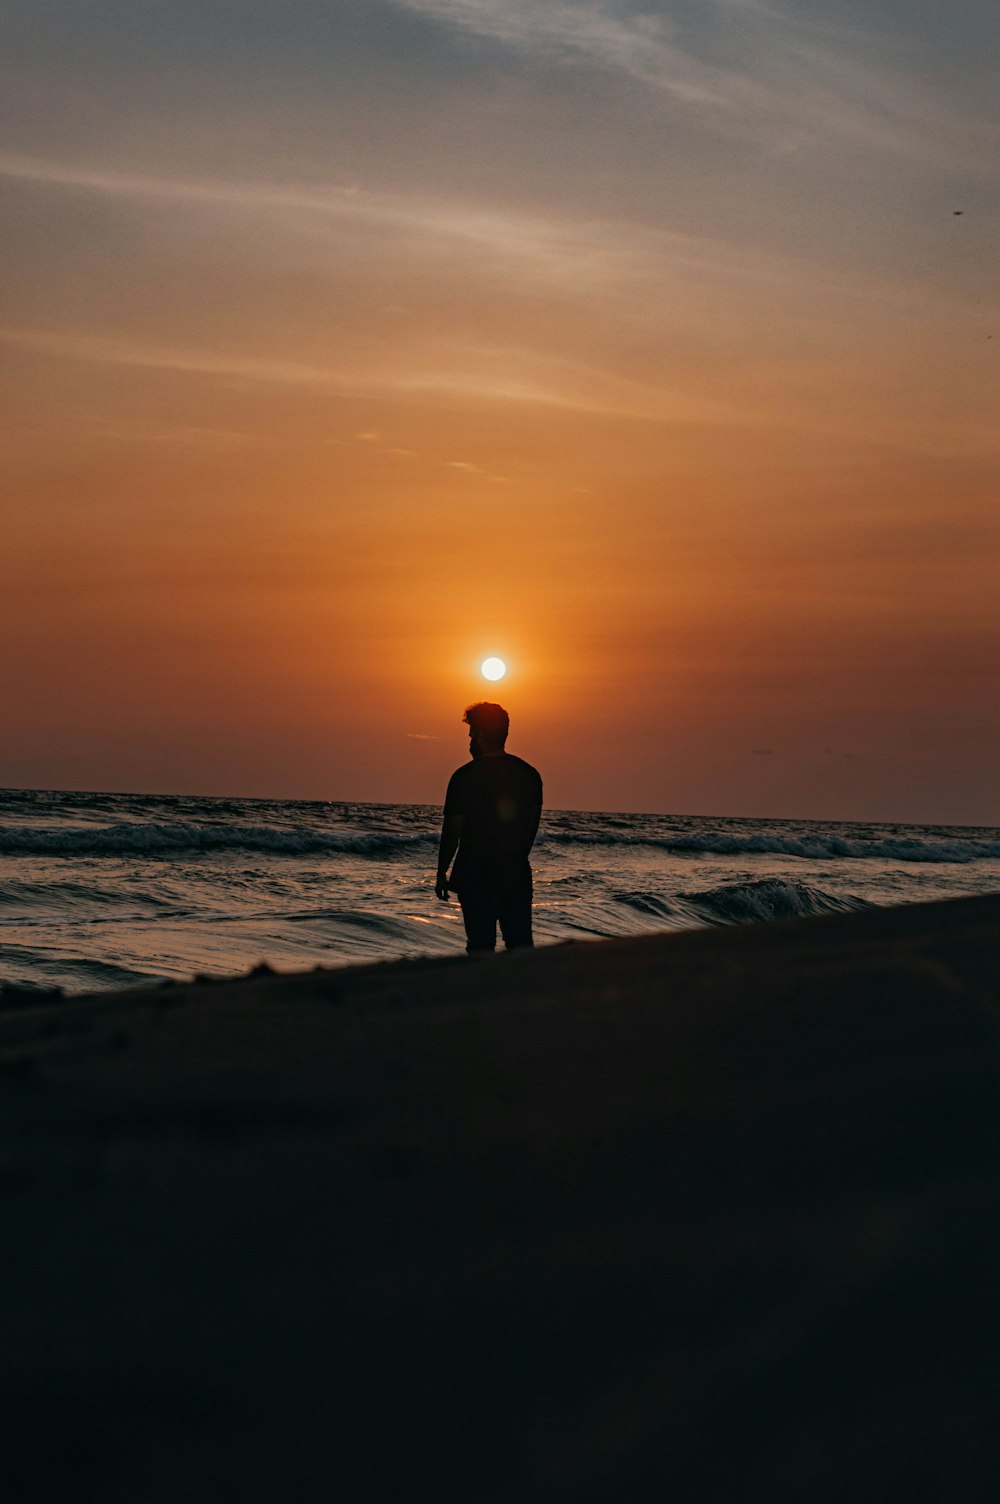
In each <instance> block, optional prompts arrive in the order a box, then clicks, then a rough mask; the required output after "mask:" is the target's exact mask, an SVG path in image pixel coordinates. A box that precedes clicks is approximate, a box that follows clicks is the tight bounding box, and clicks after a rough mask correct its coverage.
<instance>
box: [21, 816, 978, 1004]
mask: <svg viewBox="0 0 1000 1504" xmlns="http://www.w3.org/2000/svg"><path fill="white" fill-rule="evenodd" d="M439 828H440V809H439V807H437V806H432V805H417V804H345V803H338V802H337V801H329V802H327V801H323V802H314V801H300V800H270V799H219V798H193V797H175V796H171V795H134V794H93V793H65V792H52V791H50V792H45V791H25V790H16V789H12V790H6V791H0V982H11V983H15V984H19V985H22V986H29V987H40V988H51V987H55V986H58V987H62V988H64V989H65V990H66V991H67V992H74V993H77V992H92V991H95V990H98V989H106V988H121V987H135V986H137V985H142V984H149V985H153V984H156V983H158V982H162V981H165V980H177V981H179V980H186V979H188V978H190V977H192V976H196V975H209V976H231V975H234V974H236V973H238V972H245V971H248V970H249V969H250V968H252V967H253V966H256V965H258V964H260V963H261V962H265V963H267V964H268V965H269V966H272V967H274V968H275V969H276V970H287V971H293V970H303V969H307V968H309V967H312V966H316V965H323V966H337V965H345V964H347V963H350V962H359V961H382V960H390V959H392V958H394V957H399V956H434V955H444V954H448V953H454V952H457V951H461V950H462V949H463V947H464V932H463V929H462V921H461V914H460V911H459V908H458V904H457V902H455V901H452V902H451V903H448V904H442V903H440V902H439V901H438V899H436V898H435V896H434V887H433V883H434V871H435V866H436V848H437V840H438V833H439ZM532 865H533V867H534V872H535V934H536V940H537V942H538V943H539V944H549V943H553V942H556V941H561V940H581V939H593V938H596V937H598V936H610V935H632V934H639V933H641V932H648V931H651V930H670V929H684V928H689V927H691V926H697V925H719V924H737V923H743V922H754V921H763V920H768V919H775V918H787V917H791V916H795V915H806V914H822V913H830V912H835V911H837V910H844V909H854V908H861V907H864V906H865V905H868V904H900V903H918V902H921V901H924V900H929V899H937V898H957V897H960V896H962V895H966V894H972V893H986V892H998V891H1000V830H994V829H978V828H972V827H948V826H931V825H927V826H923V825H877V824H869V823H858V824H844V823H830V822H825V821H814V820H749V819H729V818H714V817H707V816H691V815H645V814H594V813H582V812H574V811H572V810H551V811H548V812H547V813H546V814H545V815H544V816H543V820H542V827H541V830H540V832H539V838H538V842H537V843H536V846H535V850H534V853H533V856H532Z"/></svg>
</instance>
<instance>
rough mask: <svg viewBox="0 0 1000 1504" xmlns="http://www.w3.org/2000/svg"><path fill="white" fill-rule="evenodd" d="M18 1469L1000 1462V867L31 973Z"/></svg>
mask: <svg viewBox="0 0 1000 1504" xmlns="http://www.w3.org/2000/svg"><path fill="white" fill-rule="evenodd" d="M0 1117H2V1124H3V1137H2V1151H0V1215H2V1235H0V1274H2V1285H0V1306H2V1330H0V1415H2V1416H3V1422H2V1426H3V1430H4V1437H3V1448H2V1452H0V1485H2V1486H3V1489H4V1494H5V1497H7V1498H8V1499H10V1500H11V1504H14V1501H15V1500H19V1499H21V1498H24V1499H28V1498H30V1499H32V1500H37V1499H47V1498H49V1497H52V1498H57V1497H58V1498H60V1499H72V1500H74V1501H81V1500H100V1501H102V1504H119V1501H120V1504H180V1501H184V1504H202V1501H205V1504H208V1501H212V1504H215V1501H229V1500H232V1501H236V1504H246V1501H258V1500H260V1501H265V1500H266V1501H272V1500H274V1501H279V1500H280V1501H283V1504H284V1501H287V1504H296V1501H310V1504H311V1501H314V1500H315V1501H317V1504H319V1501H323V1504H327V1501H345V1504H353V1501H355V1500H356V1501H367V1500H373V1501H375V1500H377V1501H387V1504H388V1501H393V1504H409V1501H414V1500H420V1501H423V1500H434V1501H443V1500H454V1501H462V1504H479V1501H482V1504H494V1501H515V1500H516V1501H525V1500H527V1501H538V1504H542V1501H545V1504H556V1501H564V1500H565V1501H577V1500H580V1501H584V1500H585V1501H593V1504H598V1501H600V1504H610V1501H626V1504H636V1501H641V1504H645V1501H647V1500H648V1501H650V1504H652V1501H656V1504H662V1501H663V1500H664V1499H669V1500H674V1501H675V1500H681V1499H683V1500H687V1499H690V1500H706V1499H708V1500H725V1501H727V1504H729V1501H735V1500H745V1499H753V1500H758V1499H759V1500H765V1499H767V1500H773V1499H782V1500H789V1501H792V1500H796V1501H799V1500H803V1501H804V1500H808V1501H817V1500H820V1501H827V1500H829V1501H831V1504H832V1501H837V1504H843V1501H848V1500H849V1501H852V1504H857V1501H869V1500H871V1501H890V1500H891V1501H896V1500H903V1499H906V1500H911V1499H914V1498H916V1499H926V1500H935V1501H939V1500H943V1499H947V1500H949V1501H950V1504H951V1501H956V1500H959V1501H961V1500H980V1499H982V1500H986V1499H995V1498H996V1497H998V1496H1000V1415H998V1412H1000V1340H998V1339H1000V1272H998V1271H1000V1174H998V1170H1000V897H990V898H982V899H969V900H961V901H958V902H954V903H947V904H935V905H927V906H919V907H916V906H914V907H908V908H900V909H881V910H872V911H869V912H864V913H859V914H852V915H846V916H837V917H833V918H825V919H816V920H798V921H793V922H790V923H782V924H769V925H758V926H747V927H743V928H729V929H725V930H718V931H696V932H690V933H684V934H678V935H660V936H654V937H649V938H639V939H630V940H625V941H605V942H600V943H595V944H580V945H568V946H558V947H552V948H550V949H546V950H539V951H536V952H533V953H523V952H522V953H517V954H514V955H510V956H503V955H501V956H498V957H496V958H495V959H494V958H487V959H476V960H467V959H466V958H465V957H455V958H454V959H447V960H444V961H429V962H403V963H398V964H392V965H382V966H374V967H364V968H355V969H350V970H341V971H326V972H314V973H310V974H308V975H304V976H296V977H278V976H275V975H273V974H261V975H253V976H251V977H250V978H246V979H242V980H239V981H235V982H230V983H221V984H214V985H212V984H200V985H199V984H194V985H192V986H190V987H178V988H164V989H160V990H158V991H155V992H144V993H133V994H129V995H123V994H118V995H104V996H101V997H88V998H85V999H79V1000H68V1001H63V1002H44V1003H39V1002H37V1001H35V1002H32V1003H27V1002H25V1001H24V1000H22V999H18V998H17V997H16V996H11V995H7V996H6V997H5V998H4V999H3V1004H2V1007H0Z"/></svg>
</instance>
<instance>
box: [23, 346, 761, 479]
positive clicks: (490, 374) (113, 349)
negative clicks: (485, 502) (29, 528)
mask: <svg viewBox="0 0 1000 1504" xmlns="http://www.w3.org/2000/svg"><path fill="white" fill-rule="evenodd" d="M0 341H3V342H6V343H7V344H11V345H16V346H20V347H21V348H23V349H28V350H33V351H37V352H38V353H40V354H45V355H49V356H52V357H53V358H63V359H72V360H85V361H95V362H98V363H100V364H104V365H118V366H135V367H139V368H145V369H148V370H159V371H172V372H176V373H177V374H179V375H188V376H192V377H205V378H214V379H219V380H225V381H234V382H241V383H242V382H254V383H265V384H269V385H276V386H292V387H299V388H302V389H308V390H310V391H313V392H317V393H320V394H325V395H330V396H337V395H340V396H352V397H356V396H363V397H392V396H405V397H407V398H410V399H412V398H423V399H424V400H426V401H429V402H434V401H436V400H439V399H446V400H447V401H449V402H454V401H459V402H471V403H503V404H518V403H522V404H525V405H531V406H543V407H552V408H558V409H562V410H564V411H571V412H590V413H595V414H603V415H605V416H616V417H625V418H634V419H640V420H645V421H654V422H656V421H662V420H669V421H674V422H684V421H700V422H710V421H712V420H713V419H715V420H717V421H720V422H723V421H725V422H733V421H738V420H739V417H740V414H739V413H738V412H737V411H736V409H734V408H732V407H730V406H728V405H726V404H724V403H719V402H714V401H711V400H709V399H706V398H700V397H698V396H697V395H695V394H692V393H691V392H686V391H681V390H677V391H666V390H659V389H657V388H655V387H650V386H646V385H644V384H643V383H640V382H633V381H628V380H625V379H623V378H621V377H617V376H615V375H614V374H612V373H610V372H606V371H601V370H599V369H598V368H595V367H588V366H585V365H581V364H579V363H578V362H572V361H565V360H559V359H555V358H546V357H542V356H538V355H536V354H533V353H532V352H530V351H505V350H502V349H496V350H492V349H481V348H469V349H467V350H464V351H462V350H456V349H452V350H451V351H450V352H449V351H443V352H442V353H441V358H440V362H439V364H437V365H436V366H418V367H416V368H411V367H406V368H404V369H401V370H399V371H386V370H377V369H371V368H365V369H359V370H356V371H353V372H352V371H347V370H345V369H343V368H342V367H339V366H338V367H337V368H333V367H327V366H317V365H311V364H307V363H304V362H298V361H289V360H281V359H276V358H273V357H271V356H268V355H260V356H253V355H243V354H232V353H228V352H216V351H202V350H190V349H181V348H176V347H170V346H162V345H156V344H147V343H143V342H141V341H137V340H132V339H126V338H114V337H111V338H106V337H103V336H100V335H90V334H72V333H62V332H58V331H52V330H41V329H17V328H9V327H8V328H2V327H0ZM358 437H359V438H361V436H360V435H359V436H358ZM369 442H370V441H369ZM451 463H452V468H454V469H457V470H462V471H466V472H469V471H470V470H473V469H474V468H475V467H472V466H470V464H469V463H468V462H466V461H455V462H451ZM488 478H490V479H494V478H495V477H492V476H491V477H488ZM497 478H498V479H504V477H497Z"/></svg>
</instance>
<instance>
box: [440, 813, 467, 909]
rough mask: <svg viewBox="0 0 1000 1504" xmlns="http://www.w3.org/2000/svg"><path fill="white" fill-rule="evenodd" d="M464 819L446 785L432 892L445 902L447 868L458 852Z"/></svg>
mask: <svg viewBox="0 0 1000 1504" xmlns="http://www.w3.org/2000/svg"><path fill="white" fill-rule="evenodd" d="M464 823H465V817H464V815H462V814H461V813H460V812H459V810H458V809H457V808H456V800H455V797H454V793H453V790H452V785H451V784H449V785H448V793H447V795H446V797H445V801H444V820H443V822H442V824H441V844H440V846H439V847H438V870H437V878H436V880H435V883H434V891H435V893H436V894H437V896H438V898H440V899H442V900H443V901H447V898H448V868H449V867H450V866H451V859H452V857H453V856H454V855H455V852H456V851H457V850H458V843H459V841H460V840H461V837H462V826H463V824H464Z"/></svg>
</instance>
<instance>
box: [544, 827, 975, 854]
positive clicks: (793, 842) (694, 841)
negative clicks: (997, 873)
mask: <svg viewBox="0 0 1000 1504" xmlns="http://www.w3.org/2000/svg"><path fill="white" fill-rule="evenodd" d="M544 839H545V841H548V842H553V843H556V844H558V845H565V846H631V847H636V846H654V847H659V848H660V850H662V851H670V852H672V853H674V855H678V856H683V855H691V856H698V855H712V856H798V857H804V858H807V859H808V860H811V861H817V860H819V861H822V860H829V859H831V858H849V859H851V860H855V861H857V860H865V859H866V858H867V859H869V860H871V859H875V860H882V861H893V862H976V861H984V860H987V859H989V858H991V857H994V858H995V857H1000V841H963V840H951V841H922V840H919V839H918V838H917V837H915V836H889V837H881V838H876V839H874V840H871V841H863V840H857V839H855V838H851V837H848V836H837V835H829V834H823V835H819V834H817V835H801V836H793V835H774V834H771V833H769V832H761V833H760V834H759V835H742V834H739V833H735V832H729V831H717V832H711V831H707V832H705V833H704V834H703V835H691V836H686V835H663V836H654V835H620V836H619V835H604V834H600V833H598V832H583V831H548V832H546V834H545V837H544Z"/></svg>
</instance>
